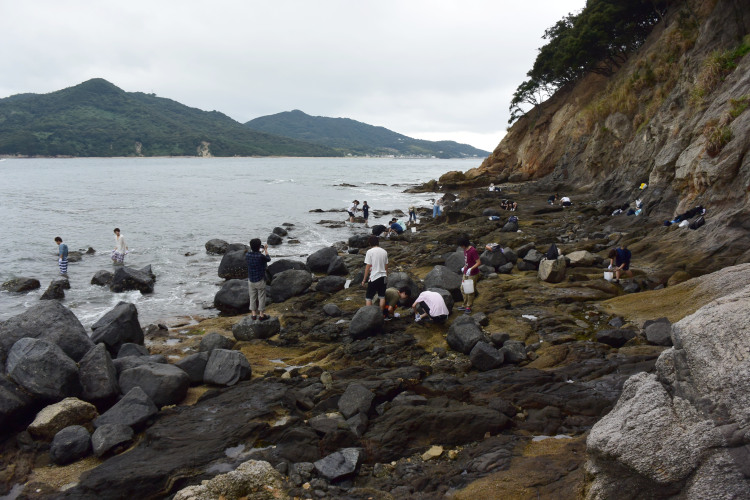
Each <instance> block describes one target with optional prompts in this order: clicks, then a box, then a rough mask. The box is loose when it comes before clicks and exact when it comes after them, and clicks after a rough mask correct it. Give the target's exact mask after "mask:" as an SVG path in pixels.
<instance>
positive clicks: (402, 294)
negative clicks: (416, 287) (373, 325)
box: [383, 286, 411, 321]
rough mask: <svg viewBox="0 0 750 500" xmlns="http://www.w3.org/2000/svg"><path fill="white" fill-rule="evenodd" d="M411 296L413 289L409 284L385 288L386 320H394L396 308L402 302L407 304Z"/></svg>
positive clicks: (384, 313) (384, 310)
mask: <svg viewBox="0 0 750 500" xmlns="http://www.w3.org/2000/svg"><path fill="white" fill-rule="evenodd" d="M410 298H411V289H410V288H409V287H408V286H402V287H401V288H395V287H390V288H387V289H386V290H385V309H383V318H384V319H385V320H386V321H390V320H392V319H393V318H394V317H395V316H396V314H395V312H394V311H395V310H396V308H397V307H398V306H399V305H400V304H407V303H408V302H409V299H410Z"/></svg>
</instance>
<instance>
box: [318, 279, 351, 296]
mask: <svg viewBox="0 0 750 500" xmlns="http://www.w3.org/2000/svg"><path fill="white" fill-rule="evenodd" d="M344 286H346V278H344V277H343V276H326V277H324V278H320V279H319V280H318V282H317V283H316V284H315V291H317V292H325V293H336V292H339V291H341V290H343V289H344Z"/></svg>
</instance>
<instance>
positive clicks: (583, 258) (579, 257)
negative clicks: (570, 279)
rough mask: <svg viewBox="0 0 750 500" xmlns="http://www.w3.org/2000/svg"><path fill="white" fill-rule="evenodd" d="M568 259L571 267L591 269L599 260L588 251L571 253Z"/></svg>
mask: <svg viewBox="0 0 750 500" xmlns="http://www.w3.org/2000/svg"><path fill="white" fill-rule="evenodd" d="M567 257H568V260H569V261H570V267H591V266H593V265H594V264H596V261H597V260H598V259H597V257H596V255H594V254H593V253H591V252H589V251H587V250H578V251H575V252H570V253H569V254H568V255H567Z"/></svg>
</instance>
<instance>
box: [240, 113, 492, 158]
mask: <svg viewBox="0 0 750 500" xmlns="http://www.w3.org/2000/svg"><path fill="white" fill-rule="evenodd" d="M245 125H246V126H247V127H249V128H251V129H253V130H258V131H260V132H266V133H269V134H276V135H283V136H286V137H292V138H294V139H299V140H301V141H308V142H312V143H315V144H321V145H324V146H328V147H331V148H334V149H336V150H338V151H340V152H341V153H344V154H351V155H355V156H364V155H367V156H386V155H396V156H435V157H438V158H469V157H486V156H488V155H489V154H490V153H489V152H488V151H482V150H481V149H477V148H475V147H472V146H469V145H467V144H459V143H457V142H454V141H423V140H420V139H412V138H411V137H407V136H405V135H401V134H398V133H396V132H393V131H391V130H388V129H387V128H384V127H375V126H373V125H368V124H366V123H362V122H358V121H355V120H351V119H349V118H326V117H324V116H310V115H308V114H306V113H303V112H302V111H300V110H294V111H286V112H283V113H278V114H275V115H269V116H261V117H260V118H256V119H254V120H250V121H249V122H247V123H246V124H245Z"/></svg>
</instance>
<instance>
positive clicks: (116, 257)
mask: <svg viewBox="0 0 750 500" xmlns="http://www.w3.org/2000/svg"><path fill="white" fill-rule="evenodd" d="M127 253H128V245H127V243H125V237H124V236H123V235H122V234H120V228H119V227H116V228H115V249H114V250H112V262H114V264H115V265H116V266H122V265H124V264H125V255H126V254H127Z"/></svg>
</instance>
